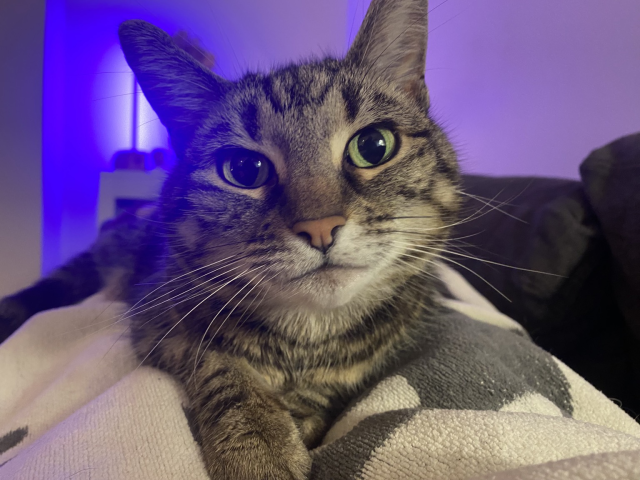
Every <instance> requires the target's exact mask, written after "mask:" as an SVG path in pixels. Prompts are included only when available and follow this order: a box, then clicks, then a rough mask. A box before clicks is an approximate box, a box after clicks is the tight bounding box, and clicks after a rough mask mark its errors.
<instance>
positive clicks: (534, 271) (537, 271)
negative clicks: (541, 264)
mask: <svg viewBox="0 0 640 480" xmlns="http://www.w3.org/2000/svg"><path fill="white" fill-rule="evenodd" d="M394 243H398V244H403V245H408V246H412V247H419V248H425V249H427V250H437V251H439V252H443V253H449V254H451V255H457V256H459V257H464V258H468V259H470V260H477V261H478V262H483V263H488V264H491V265H497V266H499V267H506V268H511V269H513V270H520V271H522V272H529V273H539V274H541V275H550V276H552V277H558V278H567V277H566V276H565V275H558V274H557V273H550V272H543V271H541V270H532V269H530V268H522V267H514V266H513V265H507V264H506V263H499V262H494V261H491V260H485V259H483V258H477V257H474V256H472V255H465V254H462V253H457V252H452V251H449V250H446V249H439V248H434V247H428V246H426V245H414V244H411V243H405V242H401V241H398V240H395V241H394ZM425 253H428V252H425Z"/></svg>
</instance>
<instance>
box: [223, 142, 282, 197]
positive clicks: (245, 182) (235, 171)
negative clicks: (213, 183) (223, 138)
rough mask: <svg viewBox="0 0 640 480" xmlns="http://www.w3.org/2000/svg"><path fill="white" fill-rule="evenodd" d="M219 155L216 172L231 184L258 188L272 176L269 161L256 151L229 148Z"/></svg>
mask: <svg viewBox="0 0 640 480" xmlns="http://www.w3.org/2000/svg"><path fill="white" fill-rule="evenodd" d="M219 155H220V157H219V162H218V172H219V174H220V176H221V177H222V178H223V179H224V180H225V181H227V182H228V183H230V184H231V185H234V186H236V187H240V188H259V187H261V186H263V185H264V184H265V183H267V182H268V181H269V179H270V178H271V177H272V171H273V168H272V165H271V162H270V161H269V160H267V157H265V156H264V155H262V154H260V153H258V152H252V151H251V150H244V149H241V148H237V149H236V148H230V149H226V150H224V151H223V152H222V153H221V154H219Z"/></svg>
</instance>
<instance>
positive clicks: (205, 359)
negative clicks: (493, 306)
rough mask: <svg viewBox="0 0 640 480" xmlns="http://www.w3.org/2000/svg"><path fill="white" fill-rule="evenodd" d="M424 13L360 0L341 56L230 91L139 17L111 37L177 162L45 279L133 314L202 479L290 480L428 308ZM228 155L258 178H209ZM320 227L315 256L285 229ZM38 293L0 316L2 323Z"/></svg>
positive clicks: (433, 148) (21, 313) (439, 208)
mask: <svg viewBox="0 0 640 480" xmlns="http://www.w3.org/2000/svg"><path fill="white" fill-rule="evenodd" d="M426 17H427V1H426V0H402V1H392V0H373V1H372V2H371V6H370V8H369V11H368V13H367V16H366V18H365V20H364V23H363V26H362V28H361V30H360V32H359V33H358V36H357V37H356V40H355V41H354V44H353V46H352V47H351V49H350V51H349V52H348V54H347V56H346V57H345V59H343V60H336V59H331V58H327V59H324V60H319V61H314V62H308V63H303V64H294V65H289V66H286V67H284V68H280V69H277V70H274V71H272V72H270V73H268V74H259V73H251V74H247V75H245V76H244V77H242V78H241V79H240V80H238V81H236V82H230V81H227V80H224V79H222V78H220V77H218V76H216V75H215V74H213V73H212V72H210V71H208V70H207V69H206V68H204V67H203V66H202V65H201V64H199V63H198V62H197V61H195V60H194V59H193V58H191V57H190V56H189V55H188V54H186V53H185V52H184V51H183V50H181V49H180V48H178V47H177V46H176V45H175V44H174V43H173V41H172V40H171V38H170V37H169V36H168V35H167V34H166V33H164V32H163V31H161V30H159V29H157V28H156V27H154V26H152V25H150V24H148V23H145V22H142V21H137V20H134V21H129V22H125V23H124V24H123V25H122V26H121V28H120V39H121V44H122V48H123V51H124V53H125V56H126V59H127V61H128V63H129V65H130V66H131V67H132V69H133V70H134V72H135V74H136V76H137V78H138V81H139V83H140V85H141V87H142V90H143V91H144V93H145V96H146V97H147V99H148V100H149V102H150V103H151V105H152V106H153V108H154V109H155V111H156V112H157V114H158V116H159V117H160V120H161V121H162V122H163V124H164V125H165V126H166V127H167V129H168V131H169V133H170V136H171V140H172V143H173V146H174V148H175V150H176V152H177V154H178V156H179V158H180V161H179V163H178V165H177V166H176V168H175V170H174V171H173V172H172V173H171V174H170V175H169V178H168V179H167V182H166V184H165V186H164V188H163V191H162V194H161V198H160V201H159V203H158V205H157V207H156V208H155V210H154V211H152V212H151V213H150V214H149V215H150V217H149V218H143V219H138V220H132V221H129V222H125V223H114V224H112V225H110V226H108V227H107V228H105V229H104V231H103V232H102V234H101V238H100V239H99V240H98V241H97V243H96V244H95V245H94V247H93V248H92V249H91V251H90V252H89V253H88V254H86V255H85V257H83V258H84V259H85V260H84V262H83V265H79V266H76V267H74V268H71V265H69V266H65V267H63V268H62V269H61V270H60V271H58V272H57V273H55V274H54V277H55V278H59V279H60V282H62V283H61V285H63V284H65V283H66V284H67V285H68V288H69V289H70V291H74V292H75V291H76V290H78V285H80V284H81V282H82V281H81V280H80V279H81V278H83V272H85V271H90V272H94V273H97V278H99V280H97V281H96V282H94V283H95V285H94V286H93V288H85V289H84V290H83V289H79V291H78V293H77V294H74V295H73V296H71V297H69V299H67V300H66V301H67V302H68V303H72V302H74V301H77V300H79V299H80V298H82V297H83V296H86V295H87V294H88V293H91V292H89V290H92V289H94V290H97V289H98V288H101V287H102V288H104V287H106V288H108V289H109V291H110V292H111V294H112V296H113V297H115V298H119V299H125V300H126V301H127V302H129V304H130V305H132V308H131V309H130V312H129V313H128V315H129V316H132V338H133V342H134V346H135V349H136V351H137V353H138V355H139V357H140V359H141V361H143V362H145V363H147V364H150V365H153V366H155V367H157V368H160V369H163V370H165V371H168V372H169V373H171V374H172V375H174V376H175V377H176V378H178V379H179V380H180V382H181V383H182V385H183V386H184V388H185V390H186V392H187V395H188V397H189V399H190V401H191V407H192V408H193V410H194V418H195V421H196V425H197V429H198V434H199V436H200V438H201V443H202V451H203V456H204V460H205V463H206V466H207V469H208V471H209V474H210V475H211V477H212V478H229V479H245V478H269V479H301V478H305V476H306V475H307V472H308V471H309V468H310V459H309V455H308V452H307V448H309V447H311V446H314V445H316V444H317V443H318V442H319V440H320V439H321V438H322V435H323V434H324V433H325V432H326V429H327V427H328V425H329V424H330V422H331V421H332V420H333V419H334V418H335V416H336V414H337V413H338V412H340V411H341V410H342V409H343V408H344V406H345V405H346V403H347V402H348V401H349V400H350V399H351V398H353V396H354V395H356V394H357V393H359V392H361V391H362V390H363V389H364V388H366V387H367V386H368V385H370V384H371V383H372V382H373V381H375V379H376V378H378V377H379V376H380V375H381V374H382V372H383V370H384V369H385V368H389V367H390V366H391V365H392V364H393V362H394V358H396V354H397V353H398V352H399V351H401V350H403V349H406V348H408V347H409V346H410V343H411V338H412V337H413V336H414V335H415V332H416V331H417V330H418V329H421V328H424V327H423V326H424V324H425V322H424V319H425V318H426V317H428V316H429V315H434V314H435V313H436V312H437V311H438V298H437V294H436V288H435V286H434V284H433V282H432V281H431V279H432V278H433V277H434V274H435V271H434V269H433V267H432V266H433V259H434V258H435V257H434V256H435V255H437V254H438V252H439V251H440V250H441V249H442V248H443V246H444V242H445V241H446V236H447V232H448V227H449V226H450V225H451V224H452V223H454V221H455V218H456V212H457V209H458V203H459V199H458V196H457V194H456V186H457V182H458V169H457V164H456V158H455V154H454V152H453V149H452V147H451V145H450V143H449V142H448V140H447V139H446V136H445V135H444V134H443V132H442V131H441V129H440V128H439V127H438V126H437V125H436V123H435V122H434V121H433V120H432V119H431V118H430V116H429V105H428V94H427V89H426V87H425V85H424V67H425V66H424V58H425V52H426V40H427V21H426ZM371 127H373V128H383V129H386V130H388V131H390V132H392V133H393V136H394V138H395V142H396V147H395V150H394V151H393V156H392V157H391V158H390V159H389V161H386V162H385V163H381V164H380V165H377V166H374V167H373V168H358V167H356V166H355V165H354V163H353V162H352V161H350V159H349V157H348V155H346V153H345V152H346V151H347V145H348V144H349V142H350V141H351V139H352V138H354V136H356V135H357V134H358V133H359V132H362V131H364V130H365V129H367V128H371ZM238 152H240V154H241V155H245V157H246V155H248V154H250V155H253V157H251V158H259V159H261V160H260V161H261V162H263V163H261V165H263V166H264V164H265V163H264V162H266V165H267V166H268V168H269V176H268V179H267V181H266V182H265V183H264V184H262V185H261V186H259V187H257V188H240V187H238V186H237V185H234V184H233V183H232V182H230V181H229V179H228V178H227V177H225V175H226V174H225V170H224V168H225V165H228V162H229V159H230V158H231V159H233V158H235V157H234V155H236V156H237V155H238ZM247 152H248V153H247ZM245 157H243V158H245ZM237 165H238V164H236V166H237ZM227 173H228V172H227ZM328 217H332V218H334V217H335V218H342V219H344V220H345V222H344V224H343V225H341V226H339V228H338V227H336V229H334V230H332V231H331V236H332V243H331V244H330V245H329V246H328V247H327V248H323V249H318V248H314V247H313V246H312V245H311V243H310V241H309V238H307V236H305V235H300V234H296V233H294V231H296V232H297V230H296V229H295V228H294V227H295V226H296V225H300V224H301V222H303V223H304V222H310V221H311V222H312V221H315V220H319V219H326V218H328ZM416 245H418V246H421V247H424V248H423V249H421V250H420V251H418V250H416V249H415V246H416ZM427 252H433V253H427ZM149 278H150V279H151V280H149ZM143 279H147V280H146V281H144V285H141V283H142V281H143ZM47 281H48V280H46V279H45V280H43V281H42V282H40V283H39V284H37V285H35V286H34V287H32V290H31V291H30V293H29V294H27V293H25V292H27V291H25V292H20V293H18V294H16V295H14V296H12V297H10V298H9V299H6V300H5V301H3V303H1V304H0V315H3V319H2V321H3V322H5V324H6V325H9V322H11V327H10V328H9V327H7V329H6V330H7V331H8V330H11V329H12V328H15V327H16V326H17V324H19V323H20V322H22V321H24V320H25V319H26V318H27V317H28V316H29V315H30V314H33V313H35V312H34V310H35V311H37V308H31V309H29V308H23V307H21V305H23V304H25V303H28V302H27V300H28V297H33V296H34V295H36V296H38V294H41V295H46V294H47V291H48V290H47V286H46V285H45V284H43V282H47ZM154 282H155V284H156V285H159V286H157V287H155V286H153V285H152V287H149V285H150V284H153V283H154ZM92 285H93V284H92ZM34 289H35V290H34ZM59 303H63V302H59ZM11 305H13V306H12V307H11V309H12V310H11V311H9V310H8V309H9V306H11ZM53 306H56V305H53ZM50 307H51V305H49V308H50ZM3 308H4V311H9V313H8V314H5V313H3V310H2V309H3ZM21 308H23V310H21ZM5 335H6V334H5Z"/></svg>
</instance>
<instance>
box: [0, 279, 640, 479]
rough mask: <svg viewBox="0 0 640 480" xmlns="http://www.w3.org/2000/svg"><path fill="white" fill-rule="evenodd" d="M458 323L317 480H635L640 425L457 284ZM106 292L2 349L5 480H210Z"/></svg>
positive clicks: (361, 422)
mask: <svg viewBox="0 0 640 480" xmlns="http://www.w3.org/2000/svg"><path fill="white" fill-rule="evenodd" d="M441 277H442V278H443V280H444V282H445V283H446V285H447V288H448V290H449V293H450V295H448V296H447V299H446V300H445V304H446V307H447V312H446V313H445V314H443V315H442V316H439V317H438V318H435V319H432V320H429V321H430V322H431V325H429V328H428V329H426V331H427V332H428V334H427V336H425V338H420V339H416V340H417V341H416V345H417V347H416V349H415V351H413V352H409V353H408V354H407V355H408V356H407V358H405V359H402V361H401V362H400V363H399V364H397V366H396V367H395V368H394V370H392V371H389V372H388V374H387V375H386V376H385V377H384V378H383V379H382V380H381V381H380V382H379V383H378V384H376V385H375V386H374V387H373V388H371V389H370V390H369V391H367V392H365V393H364V394H363V395H362V396H361V397H360V398H358V399H356V400H355V401H354V402H353V403H352V404H351V405H350V406H349V407H348V408H347V409H346V410H345V411H344V412H343V413H342V414H341V415H340V417H339V418H338V419H337V420H336V421H335V423H334V425H333V426H332V428H331V429H330V430H329V432H328V433H327V435H326V437H325V438H324V441H323V443H322V445H321V446H320V447H318V448H316V449H314V450H313V451H312V452H311V454H312V457H313V467H312V472H311V478H313V479H332V480H333V479H336V480H339V479H366V480H374V479H380V480H382V479H394V478H403V479H406V480H409V479H446V480H449V479H451V480H453V479H456V480H457V479H460V480H461V479H478V480H479V479H485V480H488V479H522V480H524V479H527V480H528V479H568V478H575V479H585V480H587V479H588V480H592V479H594V480H595V479H603V480H604V479H607V480H617V479H620V480H621V479H637V478H640V425H639V424H637V423H636V422H635V421H634V420H633V419H632V418H631V417H629V416H628V415H627V414H625V413H624V412H623V411H622V410H621V409H619V408H618V407H617V406H616V405H615V404H614V403H613V402H612V401H610V400H609V399H607V398H606V397H605V396H604V395H602V394H601V393H600V392H599V391H597V390H596V389H595V388H593V387H592V386H591V385H589V384H588V383H587V382H586V381H584V380H583V379H582V378H581V377H579V376H578V375H577V374H575V373H574V372H573V371H571V370H570V369H569V368H568V367H567V366H565V365H564V364H563V363H562V362H560V361H559V360H557V359H555V358H554V357H553V356H551V355H549V354H548V353H546V352H544V351H543V350H541V349H539V348H538V347H536V346H535V345H534V344H533V343H532V342H531V341H530V339H529V338H528V336H527V334H526V333H525V332H524V331H523V329H522V328H521V327H520V326H519V325H518V324H517V323H515V322H514V321H512V320H511V319H509V318H508V317H506V316H504V315H503V314H501V313H499V312H498V311H497V310H496V309H495V308H494V307H493V306H492V305H491V304H490V303H489V302H488V301H487V300H485V299H484V298H483V297H482V296H480V295H479V294H478V293H477V292H476V291H475V290H474V289H473V288H472V287H471V286H470V285H469V284H468V283H467V282H466V281H465V280H464V279H463V278H462V277H461V276H460V275H459V274H457V273H455V272H454V271H452V270H450V269H447V268H444V267H442V268H441ZM124 310H125V306H124V305H122V304H119V303H111V302H108V301H106V300H105V299H104V297H102V296H101V295H100V294H98V295H96V296H94V297H92V298H90V299H88V300H86V301H84V302H83V303H81V304H79V305H75V306H71V307H66V308H60V309H57V310H50V311H47V312H43V313H41V314H38V315H36V316H34V317H33V318H31V319H30V320H29V321H28V322H27V323H26V324H25V325H23V327H22V328H21V329H20V330H18V331H17V332H16V333H15V334H14V335H13V336H12V337H10V338H9V339H8V340H7V341H6V342H5V343H4V344H3V345H2V346H0V372H2V373H1V374H0V375H2V377H1V379H0V479H2V480H5V479H12V480H13V479H16V480H17V479H20V480H22V479H24V480H34V479H75V480H80V479H123V480H124V479H140V480H147V479H154V480H160V479H182V478H185V479H186V478H188V479H194V480H197V479H202V480H205V479H207V478H208V477H207V475H206V473H205V471H204V466H203V463H202V460H201V458H200V450H199V447H198V444H197V442H196V440H194V436H193V435H192V431H191V428H190V417H191V412H190V410H189V406H188V403H187V399H186V397H185V395H184V393H183V391H182V390H181V388H180V385H179V384H177V383H176V382H175V381H174V380H173V379H172V378H171V377H170V376H168V375H166V374H165V373H163V372H161V371H159V370H155V369H152V368H149V367H144V366H140V365H139V360H138V359H137V358H136V357H135V355H134V354H133V351H132V348H131V344H130V342H129V339H128V337H127V335H126V332H127V321H126V320H121V317H120V316H121V314H122V312H123V311H124Z"/></svg>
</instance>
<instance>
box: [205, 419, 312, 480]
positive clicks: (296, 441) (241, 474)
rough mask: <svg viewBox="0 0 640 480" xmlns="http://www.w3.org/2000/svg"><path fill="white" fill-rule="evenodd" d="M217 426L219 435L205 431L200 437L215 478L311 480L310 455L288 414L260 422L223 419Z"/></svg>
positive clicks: (232, 479)
mask: <svg viewBox="0 0 640 480" xmlns="http://www.w3.org/2000/svg"><path fill="white" fill-rule="evenodd" d="M270 413H272V412H270ZM226 416H227V415H225V417H226ZM230 416H231V417H233V413H232V414H231V415H230ZM216 427H217V428H215V430H216V432H202V433H203V435H202V436H201V438H202V441H203V444H202V452H203V457H204V462H205V466H206V468H207V472H208V474H209V476H210V477H211V478H212V479H216V480H222V479H224V480H254V479H255V480H304V479H306V478H307V477H308V475H309V471H310V469H311V456H310V455H309V451H308V450H307V448H306V447H305V446H304V444H303V442H302V440H301V439H300V435H299V433H298V430H297V429H296V427H295V425H294V423H293V420H292V419H291V416H290V415H289V414H288V413H286V412H283V415H277V416H274V415H269V416H265V417H263V418H259V419H257V418H254V419H251V418H246V417H245V418H242V419H240V418H237V419H234V418H226V419H220V421H219V422H218V423H217V425H216ZM247 427H248V428H247ZM212 433H213V435H210V434H212Z"/></svg>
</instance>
